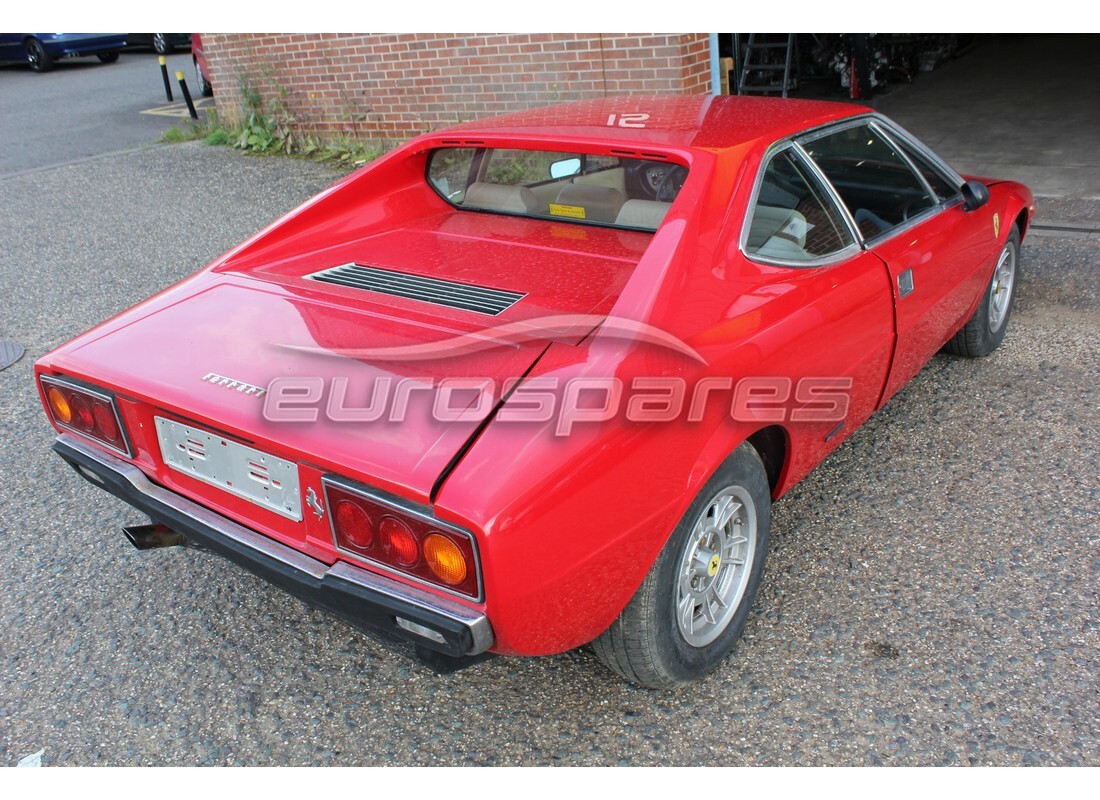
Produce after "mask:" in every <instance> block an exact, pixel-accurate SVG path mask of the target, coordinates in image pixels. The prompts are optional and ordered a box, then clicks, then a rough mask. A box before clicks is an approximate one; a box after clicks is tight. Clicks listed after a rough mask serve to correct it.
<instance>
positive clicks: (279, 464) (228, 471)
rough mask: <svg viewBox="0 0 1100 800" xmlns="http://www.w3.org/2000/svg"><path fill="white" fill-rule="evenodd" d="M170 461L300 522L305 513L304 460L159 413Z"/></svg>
mask: <svg viewBox="0 0 1100 800" xmlns="http://www.w3.org/2000/svg"><path fill="white" fill-rule="evenodd" d="M155 419H156V424H157V440H158V441H159V442H160V454H161V458H163V459H164V463H165V464H167V465H168V466H169V467H171V468H172V469H174V470H176V471H178V472H182V473H183V474H184V475H190V476H191V477H192V478H196V479H198V480H200V481H202V482H203V483H208V484H210V485H211V486H217V487H218V488H219V489H224V490H225V491H227V492H229V493H230V494H235V495H237V497H243V498H244V499H245V500H248V501H250V502H252V503H255V504H256V505H258V506H261V507H263V508H267V509H270V510H271V511H274V512H275V513H276V514H282V515H283V516H284V517H288V518H290V519H292V520H294V521H295V522H300V521H301V519H302V499H301V493H300V490H299V484H298V465H297V464H295V463H294V462H293V461H286V460H284V459H281V458H276V457H275V456H273V455H269V454H268V453H264V452H262V451H260V450H256V449H254V448H252V447H247V446H245V445H243V444H238V443H237V442H234V441H230V440H229V439H224V438H222V437H221V436H218V435H217V434H214V433H208V432H207V431H204V430H202V429H201V428H196V427H194V426H191V425H181V424H180V423H178V422H173V421H172V420H170V419H163V418H162V417H156V418H155Z"/></svg>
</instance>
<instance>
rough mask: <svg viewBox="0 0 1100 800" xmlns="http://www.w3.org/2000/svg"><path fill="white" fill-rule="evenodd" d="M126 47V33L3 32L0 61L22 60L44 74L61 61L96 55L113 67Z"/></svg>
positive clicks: (0, 38) (0, 40)
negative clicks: (120, 51)
mask: <svg viewBox="0 0 1100 800" xmlns="http://www.w3.org/2000/svg"><path fill="white" fill-rule="evenodd" d="M125 46H126V34H125V33H0V61H23V62H26V63H28V64H30V67H31V69H33V70H34V71H35V72H45V71H47V70H50V69H53V64H54V62H55V61H57V60H58V59H59V58H77V57H79V56H96V57H97V58H99V60H100V61H102V62H103V63H104V64H110V63H112V62H114V61H118V51H119V50H121V49H122V48H123V47H125Z"/></svg>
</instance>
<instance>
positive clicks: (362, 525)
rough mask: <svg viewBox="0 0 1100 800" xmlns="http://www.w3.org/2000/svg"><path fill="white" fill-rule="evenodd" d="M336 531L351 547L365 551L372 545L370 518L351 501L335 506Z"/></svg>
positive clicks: (372, 534)
mask: <svg viewBox="0 0 1100 800" xmlns="http://www.w3.org/2000/svg"><path fill="white" fill-rule="evenodd" d="M335 513H336V530H337V531H338V532H339V533H340V535H341V536H342V537H343V539H344V540H345V541H346V542H347V543H348V544H350V545H351V546H352V547H358V548H359V549H361V550H366V549H367V548H368V547H370V546H371V545H372V544H374V523H373V522H371V518H370V516H369V515H368V514H367V512H366V511H364V510H363V509H362V508H360V507H359V506H358V505H357V504H355V503H353V502H352V501H351V500H341V501H340V502H339V503H337V504H336V512H335Z"/></svg>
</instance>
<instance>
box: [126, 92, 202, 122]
mask: <svg viewBox="0 0 1100 800" xmlns="http://www.w3.org/2000/svg"><path fill="white" fill-rule="evenodd" d="M192 102H193V103H194V104H195V109H196V110H198V109H202V108H213V107H214V98H213V97H196V98H194V99H193V100H192ZM141 113H142V114H152V115H153V116H157V117H183V118H184V119H187V118H188V117H190V116H191V114H190V112H189V111H188V110H187V103H185V102H184V101H183V100H179V101H177V102H175V103H169V104H167V105H163V106H157V107H156V108H150V109H146V110H145V111H142V112H141Z"/></svg>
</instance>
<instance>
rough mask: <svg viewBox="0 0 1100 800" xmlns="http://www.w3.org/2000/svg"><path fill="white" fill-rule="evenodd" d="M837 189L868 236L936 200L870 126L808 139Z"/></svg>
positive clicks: (809, 148)
mask: <svg viewBox="0 0 1100 800" xmlns="http://www.w3.org/2000/svg"><path fill="white" fill-rule="evenodd" d="M803 147H804V148H805V150H806V152H807V153H809V155H810V157H811V158H813V160H814V161H815V162H816V163H817V165H818V167H820V168H821V171H822V172H824V173H825V176H826V177H827V178H828V179H829V182H830V183H832V185H833V186H834V187H835V188H836V190H837V193H838V194H839V195H840V197H841V199H842V200H843V201H844V204H845V205H846V206H847V207H848V210H849V211H850V212H851V214H852V218H853V219H854V220H855V222H856V225H858V226H859V230H860V233H862V234H863V237H864V238H865V239H874V238H877V237H879V236H882V235H883V234H885V233H887V232H889V231H891V230H893V229H894V228H896V227H897V226H899V225H901V224H902V223H904V222H905V221H906V220H908V219H911V218H912V217H915V216H916V215H917V214H920V213H921V212H922V211H925V210H926V209H929V208H931V207H932V206H934V205H936V201H935V200H933V199H932V197H930V196H929V195H928V191H927V190H926V189H925V188H924V184H923V183H922V182H921V180H920V178H918V177H917V175H916V173H915V172H913V170H912V169H910V167H909V165H908V164H907V163H906V162H905V159H904V158H902V156H901V155H900V154H899V153H897V152H896V151H895V149H894V146H893V145H892V144H891V143H890V142H889V141H887V140H886V139H884V138H883V137H882V136H881V135H880V134H879V133H878V131H876V130H875V129H874V128H872V127H871V126H870V125H859V126H856V127H852V128H845V129H843V130H840V131H837V132H836V133H830V134H827V135H826V136H822V137H820V138H817V139H813V140H811V141H808V142H805V143H804V144H803Z"/></svg>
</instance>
